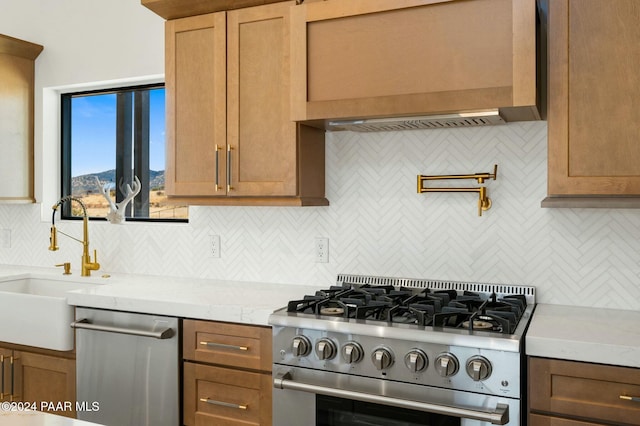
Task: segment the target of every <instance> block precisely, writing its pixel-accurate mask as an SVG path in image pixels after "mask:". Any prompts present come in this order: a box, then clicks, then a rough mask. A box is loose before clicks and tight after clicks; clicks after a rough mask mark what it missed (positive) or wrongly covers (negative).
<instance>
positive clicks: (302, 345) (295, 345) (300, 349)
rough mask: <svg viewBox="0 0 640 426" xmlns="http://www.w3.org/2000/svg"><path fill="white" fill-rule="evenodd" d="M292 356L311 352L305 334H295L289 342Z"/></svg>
mask: <svg viewBox="0 0 640 426" xmlns="http://www.w3.org/2000/svg"><path fill="white" fill-rule="evenodd" d="M291 349H292V352H293V356H298V357H300V356H307V355H309V353H310V352H311V341H310V340H309V338H308V337H306V336H296V337H294V338H293V341H292V342H291Z"/></svg>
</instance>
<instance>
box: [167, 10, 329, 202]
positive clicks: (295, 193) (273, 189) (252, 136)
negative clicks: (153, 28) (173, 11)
mask: <svg viewBox="0 0 640 426" xmlns="http://www.w3.org/2000/svg"><path fill="white" fill-rule="evenodd" d="M293 4H294V2H281V3H276V4H269V5H264V6H257V7H252V8H245V9H238V10H231V11H228V12H217V13H213V14H206V15H200V16H194V17H188V18H182V19H176V20H171V21H168V22H167V24H166V40H165V45H166V46H165V47H166V58H165V59H166V88H167V98H166V99H167V107H166V108H167V147H168V149H167V183H166V187H167V193H168V194H169V196H171V197H175V198H177V200H176V201H178V202H180V201H183V202H186V203H190V204H234V205H252V204H267V205H326V204H328V202H327V200H326V199H325V198H324V132H323V131H321V130H319V129H313V128H308V127H306V126H302V125H300V124H297V123H295V122H292V121H291V120H290V110H289V108H290V103H289V100H290V90H291V85H290V82H289V81H290V74H291V72H290V67H291V63H290V56H291V55H290V44H291V43H290V23H289V16H290V14H289V10H290V7H291V6H292V5H293Z"/></svg>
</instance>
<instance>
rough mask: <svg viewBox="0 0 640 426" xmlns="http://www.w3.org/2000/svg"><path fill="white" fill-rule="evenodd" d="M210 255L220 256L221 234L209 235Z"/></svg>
mask: <svg viewBox="0 0 640 426" xmlns="http://www.w3.org/2000/svg"><path fill="white" fill-rule="evenodd" d="M209 257H213V258H219V257H220V235H209Z"/></svg>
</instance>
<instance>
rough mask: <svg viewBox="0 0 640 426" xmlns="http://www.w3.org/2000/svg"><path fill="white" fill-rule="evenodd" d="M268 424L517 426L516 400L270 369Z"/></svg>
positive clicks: (292, 369)
mask: <svg viewBox="0 0 640 426" xmlns="http://www.w3.org/2000/svg"><path fill="white" fill-rule="evenodd" d="M273 384H274V390H273V425H274V426H288V425H291V424H294V423H295V424H296V425H300V426H325V425H327V426H328V425H331V426H337V425H340V426H351V425H354V426H355V425H362V426H364V425H367V426H371V425H385V426H400V425H402V426H414V425H429V426H436V425H437V426H489V425H492V424H494V425H508V426H519V425H520V400H518V399H512V398H500V397H496V396H492V395H484V394H477V393H473V392H463V391H454V390H450V389H442V388H434V387H430V386H422V385H416V384H411V383H401V382H394V381H391V380H382V379H375V378H369V377H360V376H353V375H349V374H340V373H332V372H327V371H320V370H312V369H308V368H299V367H290V366H281V365H277V364H276V365H274V367H273Z"/></svg>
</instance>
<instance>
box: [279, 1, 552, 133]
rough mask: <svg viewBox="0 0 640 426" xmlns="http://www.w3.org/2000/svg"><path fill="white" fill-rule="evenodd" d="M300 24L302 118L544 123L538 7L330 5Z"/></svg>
mask: <svg viewBox="0 0 640 426" xmlns="http://www.w3.org/2000/svg"><path fill="white" fill-rule="evenodd" d="M291 19H292V46H293V48H292V52H291V54H292V61H293V66H292V86H293V90H292V92H291V93H292V117H293V119H294V120H297V121H307V120H310V121H313V120H326V119H351V118H371V117H389V116H405V115H424V114H436V113H447V112H459V111H474V110H485V109H496V108H499V109H500V112H501V115H502V116H503V117H504V118H505V119H506V120H507V121H512V120H514V121H515V120H534V119H539V118H540V115H539V111H538V109H537V107H536V105H537V88H536V65H537V64H536V3H535V0H473V1H468V0H404V1H400V2H399V1H397V0H350V1H342V0H327V1H323V2H316V3H309V4H307V3H306V2H305V3H304V4H302V5H299V6H295V7H293V8H292V18H291Z"/></svg>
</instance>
